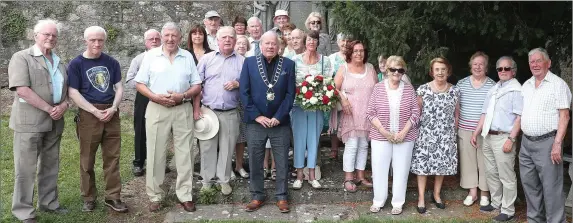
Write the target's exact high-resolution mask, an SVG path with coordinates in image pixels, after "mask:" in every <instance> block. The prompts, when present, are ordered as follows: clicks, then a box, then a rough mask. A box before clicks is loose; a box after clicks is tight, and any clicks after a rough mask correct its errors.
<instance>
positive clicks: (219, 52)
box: [215, 50, 236, 58]
mask: <svg viewBox="0 0 573 223" xmlns="http://www.w3.org/2000/svg"><path fill="white" fill-rule="evenodd" d="M215 55H221V56H222V54H221V51H219V50H215ZM232 56H236V51H235V50H233V52H231V54H229V55H228V56H227V57H225V58H229V57H232Z"/></svg>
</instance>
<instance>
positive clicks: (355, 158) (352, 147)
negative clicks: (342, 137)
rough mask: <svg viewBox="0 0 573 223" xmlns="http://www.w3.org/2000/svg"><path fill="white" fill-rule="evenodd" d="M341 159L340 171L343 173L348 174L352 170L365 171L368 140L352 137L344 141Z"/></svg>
mask: <svg viewBox="0 0 573 223" xmlns="http://www.w3.org/2000/svg"><path fill="white" fill-rule="evenodd" d="M342 157H343V158H342V170H344V172H347V173H350V172H354V170H364V169H366V160H367V159H368V139H366V137H354V138H349V139H348V140H346V143H345V146H344V155H343V156H342Z"/></svg>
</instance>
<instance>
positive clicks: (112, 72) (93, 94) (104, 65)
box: [68, 53, 121, 104]
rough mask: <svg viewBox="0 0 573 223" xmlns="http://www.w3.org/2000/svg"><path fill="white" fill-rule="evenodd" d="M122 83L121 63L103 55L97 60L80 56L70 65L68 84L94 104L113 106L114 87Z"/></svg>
mask: <svg viewBox="0 0 573 223" xmlns="http://www.w3.org/2000/svg"><path fill="white" fill-rule="evenodd" d="M120 81H121V69H120V67H119V62H117V60H115V59H113V58H112V57H110V56H108V55H106V54H104V53H102V54H101V55H100V57H98V58H95V59H88V58H85V57H84V56H83V55H79V56H77V57H76V58H74V59H73V60H72V61H71V62H70V64H69V65H68V84H69V86H70V87H72V88H75V89H77V90H78V91H79V92H80V94H82V96H83V97H84V98H85V99H86V100H87V101H88V102H90V103H92V104H112V103H113V99H114V97H115V90H114V89H113V86H114V85H115V84H117V83H118V82H120Z"/></svg>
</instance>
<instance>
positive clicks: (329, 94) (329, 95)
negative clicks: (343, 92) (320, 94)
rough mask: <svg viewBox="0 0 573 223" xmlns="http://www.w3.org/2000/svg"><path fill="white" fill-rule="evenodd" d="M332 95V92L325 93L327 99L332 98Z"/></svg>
mask: <svg viewBox="0 0 573 223" xmlns="http://www.w3.org/2000/svg"><path fill="white" fill-rule="evenodd" d="M333 95H334V90H332V91H327V92H326V96H327V97H328V98H332V96H333Z"/></svg>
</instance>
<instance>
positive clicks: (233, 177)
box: [231, 171, 237, 180]
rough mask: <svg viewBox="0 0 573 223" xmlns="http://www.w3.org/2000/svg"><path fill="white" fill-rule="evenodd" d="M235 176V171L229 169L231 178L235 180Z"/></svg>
mask: <svg viewBox="0 0 573 223" xmlns="http://www.w3.org/2000/svg"><path fill="white" fill-rule="evenodd" d="M236 179H237V176H235V171H231V180H236Z"/></svg>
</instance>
